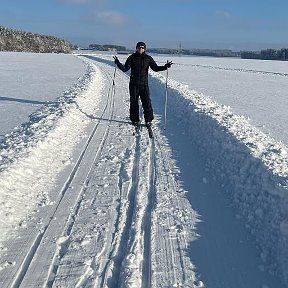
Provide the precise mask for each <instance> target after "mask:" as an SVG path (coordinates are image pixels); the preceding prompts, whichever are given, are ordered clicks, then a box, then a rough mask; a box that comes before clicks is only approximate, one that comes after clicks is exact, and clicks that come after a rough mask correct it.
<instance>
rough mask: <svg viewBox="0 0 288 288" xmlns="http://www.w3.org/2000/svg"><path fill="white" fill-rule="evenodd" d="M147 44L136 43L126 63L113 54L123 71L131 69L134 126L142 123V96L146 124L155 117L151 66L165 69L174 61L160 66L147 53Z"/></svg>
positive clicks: (132, 118)
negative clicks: (151, 95) (150, 90)
mask: <svg viewBox="0 0 288 288" xmlns="http://www.w3.org/2000/svg"><path fill="white" fill-rule="evenodd" d="M145 50H146V45H145V43H144V42H138V43H137V44H136V52H135V53H133V54H131V55H130V56H129V57H128V58H127V60H126V62H125V64H124V65H123V64H122V63H120V61H119V59H118V58H117V56H113V58H114V62H115V64H116V65H117V67H118V68H119V69H120V70H122V71H123V72H126V71H128V70H129V69H131V74H130V82H129V93H130V120H131V121H132V124H133V125H134V126H138V125H139V123H140V118H139V102H138V99H139V97H140V99H141V103H142V107H143V110H144V119H145V123H146V125H147V126H148V125H149V126H150V125H151V122H152V120H153V119H154V115H153V108H152V104H151V99H150V93H149V86H148V69H149V67H150V68H151V69H152V70H153V71H155V72H158V71H164V70H167V69H168V68H170V67H171V65H172V64H173V63H172V61H170V62H168V61H167V63H166V64H165V65H164V66H158V65H157V64H156V62H155V61H154V59H153V58H152V57H151V56H150V55H148V54H146V53H145Z"/></svg>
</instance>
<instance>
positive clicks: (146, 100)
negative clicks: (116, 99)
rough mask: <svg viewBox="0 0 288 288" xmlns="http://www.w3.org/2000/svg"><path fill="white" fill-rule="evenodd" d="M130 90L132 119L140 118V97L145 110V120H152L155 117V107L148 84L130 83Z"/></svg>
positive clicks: (136, 120)
mask: <svg viewBox="0 0 288 288" xmlns="http://www.w3.org/2000/svg"><path fill="white" fill-rule="evenodd" d="M129 92H130V120H131V121H132V122H134V121H135V122H138V121H139V120H140V119H139V97H140V99H141V103H142V107H143V110H144V119H145V122H151V121H152V120H153V119H154V116H153V109H152V104H151V99H150V93H149V87H148V83H147V84H133V83H131V82H130V84H129Z"/></svg>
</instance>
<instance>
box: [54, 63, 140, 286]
mask: <svg viewBox="0 0 288 288" xmlns="http://www.w3.org/2000/svg"><path fill="white" fill-rule="evenodd" d="M102 65H103V64H101V66H102ZM105 65H106V64H105ZM123 75H125V74H123ZM126 77H127V76H126ZM117 91H118V87H117ZM123 95H124V94H123ZM126 130H129V129H126ZM112 132H113V131H112ZM128 132H129V131H128ZM109 134H110V136H111V137H112V138H113V137H115V133H114V134H112V133H109ZM116 135H117V133H116ZM131 135H132V134H131ZM122 136H123V135H122ZM130 138H131V139H133V138H134V137H132V136H130ZM112 142H113V141H112ZM114 142H115V139H114ZM126 145H127V143H126ZM134 146H135V143H134V144H133V145H132V147H131V148H130V149H129V148H126V152H125V153H124V156H123V159H122V160H121V165H120V169H119V172H118V178H119V180H118V190H119V194H120V196H119V197H120V198H119V200H118V201H119V202H120V204H119V205H118V207H116V210H117V211H118V213H116V215H114V216H113V215H112V214H111V215H110V220H109V221H110V223H113V217H114V218H116V219H115V225H114V228H113V229H114V231H112V230H111V228H110V230H108V231H109V235H106V237H105V235H104V237H105V244H104V243H103V244H104V245H103V247H102V249H101V250H100V251H99V252H98V253H97V252H96V253H95V255H94V256H93V259H92V260H91V263H90V264H89V265H88V266H87V270H86V272H85V273H84V274H85V275H83V276H82V277H80V279H79V281H77V283H76V286H75V287H83V286H86V285H93V287H107V285H108V281H109V285H111V283H113V281H115V282H117V283H118V281H119V277H120V267H121V262H122V261H121V260H117V259H121V257H122V255H124V254H123V253H122V252H120V255H119V250H120V251H121V250H122V247H123V244H121V243H125V241H126V237H125V235H126V234H127V233H128V232H129V219H130V218H129V215H130V214H132V213H131V212H129V211H128V212H127V211H126V209H127V208H126V206H127V204H125V203H126V202H127V194H128V197H129V192H127V183H126V181H125V179H122V178H123V176H122V173H123V170H125V165H127V162H129V160H130V158H131V151H130V152H129V150H131V149H134V148H133V147H134ZM136 146H137V144H136ZM135 149H136V150H137V148H135ZM136 162H137V160H136ZM136 167H138V165H137V164H136ZM102 169H103V167H102ZM126 172H127V173H128V171H126ZM95 173H97V171H95ZM128 174H129V173H128ZM122 186H123V187H122ZM100 199H101V196H100ZM131 202H133V200H132V201H131ZM100 205H101V204H100ZM131 207H133V206H132V205H131ZM121 212H122V213H121ZM123 214H124V216H123ZM126 214H127V215H128V216H126ZM125 222H126V226H125V227H124V228H121V227H123V226H124V225H120V223H122V224H123V223H125ZM127 223H128V225H127ZM123 230H124V231H123ZM127 231H128V232H127ZM110 233H111V235H110ZM123 235H124V236H123ZM102 237H103V236H102ZM103 241H104V240H103ZM119 242H121V243H119ZM119 247H120V248H119ZM123 257H124V256H123ZM103 258H104V259H105V258H106V259H107V261H104V259H103ZM111 271H112V272H111ZM57 284H58V285H59V283H57ZM60 284H61V283H60ZM56 287H58V286H56ZM61 287H62V286H61Z"/></svg>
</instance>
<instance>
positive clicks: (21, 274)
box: [10, 74, 114, 288]
mask: <svg viewBox="0 0 288 288" xmlns="http://www.w3.org/2000/svg"><path fill="white" fill-rule="evenodd" d="M107 75H108V74H106V77H107ZM110 88H111V87H110ZM108 93H109V95H108V98H107V101H106V105H105V107H104V109H103V111H102V114H101V116H100V119H99V120H98V122H97V123H96V124H95V126H94V129H93V131H92V133H91V134H90V136H89V138H88V140H87V142H86V144H85V146H84V149H83V150H82V152H81V154H80V156H79V158H78V159H77V161H76V163H75V165H74V167H73V169H72V171H71V173H70V175H69V177H68V179H67V181H66V183H65V185H64V187H63V189H62V191H61V193H59V194H60V197H59V198H58V200H57V201H56V203H57V204H56V205H55V208H54V209H53V211H52V212H51V213H50V216H48V217H47V219H48V222H47V223H46V225H44V227H43V228H42V229H41V231H39V233H38V235H37V236H36V238H35V240H34V242H33V243H32V245H31V246H30V248H29V250H28V252H27V254H26V256H25V258H24V260H23V262H22V264H21V266H20V268H19V270H18V271H17V273H16V276H15V277H14V279H13V282H12V284H11V285H10V287H13V288H14V287H15V288H16V287H20V286H22V285H23V283H22V282H23V281H24V280H25V275H26V273H27V272H28V271H29V269H30V264H31V263H32V261H33V259H34V258H35V255H36V253H37V252H38V249H39V247H40V246H41V242H42V241H43V239H44V238H45V234H46V232H47V230H48V229H49V228H50V225H51V223H52V220H53V218H54V216H55V215H56V213H57V211H58V209H59V207H60V205H61V203H62V201H63V199H64V197H65V194H66V192H67V190H68V188H69V186H70V184H71V183H72V181H73V179H74V177H75V175H76V173H77V171H78V169H79V166H80V164H81V161H82V160H83V158H84V155H85V153H86V151H87V150H88V148H89V144H90V143H91V141H92V139H93V136H95V134H96V132H97V129H98V126H99V124H100V122H101V119H102V118H103V116H104V114H105V112H106V110H107V108H109V109H110V111H109V118H110V119H111V117H112V113H113V105H114V95H113V91H112V92H111V93H110V89H109V92H108ZM111 98H112V99H111ZM108 130H109V125H108V124H107V127H106V130H105V133H104V135H105V136H104V137H103V139H102V142H101V143H100V146H99V148H98V151H97V153H96V156H95V160H96V159H97V158H98V157H99V154H100V153H101V149H102V147H103V144H104V142H105V140H106V138H107V134H108ZM95 160H94V161H95ZM94 161H93V162H94ZM89 170H91V168H90V169H89ZM82 194H83V190H81V191H80V194H79V195H78V197H76V202H75V205H74V208H73V211H75V214H74V213H70V216H69V218H68V220H67V222H66V224H65V228H64V231H65V230H67V232H66V233H68V234H69V231H71V229H72V226H73V223H74V222H75V218H76V216H77V211H78V209H79V206H80V204H81V195H82ZM64 234H65V233H64ZM58 253H59V251H57V250H56V251H55V254H54V257H53V260H52V262H51V264H50V268H49V272H48V277H47V281H48V279H49V275H50V274H51V272H55V271H54V270H53V267H54V266H55V264H54V263H55V261H56V257H57V255H58ZM54 268H55V267H54ZM56 270H57V269H56ZM52 283H53V281H51V283H46V284H47V286H48V287H49V286H51V285H52ZM50 284H51V285H50ZM24 285H25V284H24ZM24 287H25V286H24ZM26 287H27V286H26Z"/></svg>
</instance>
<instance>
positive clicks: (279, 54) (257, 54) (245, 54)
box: [241, 48, 288, 61]
mask: <svg viewBox="0 0 288 288" xmlns="http://www.w3.org/2000/svg"><path fill="white" fill-rule="evenodd" d="M241 58H242V59H261V60H284V61H287V60H288V48H282V49H266V50H261V51H242V52H241Z"/></svg>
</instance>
